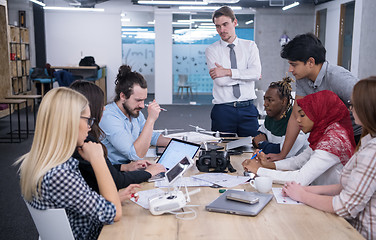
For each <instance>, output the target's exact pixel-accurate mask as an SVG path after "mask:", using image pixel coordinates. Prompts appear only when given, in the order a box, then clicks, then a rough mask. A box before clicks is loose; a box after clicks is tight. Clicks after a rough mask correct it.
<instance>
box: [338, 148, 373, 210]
mask: <svg viewBox="0 0 376 240" xmlns="http://www.w3.org/2000/svg"><path fill="white" fill-rule="evenodd" d="M354 158H355V159H352V160H353V161H352V164H349V166H347V168H346V169H344V171H343V174H344V175H345V176H346V175H347V176H346V178H347V179H348V181H347V184H346V185H345V186H343V190H342V191H341V193H340V194H339V195H338V196H336V197H334V198H333V207H334V210H335V211H336V213H337V214H338V215H339V216H343V217H349V216H351V217H353V218H355V217H356V216H357V215H358V213H359V212H361V211H363V210H364V208H365V207H366V205H367V203H368V202H369V201H370V199H371V198H372V196H373V195H374V193H375V192H376V184H375V177H376V151H375V149H372V150H371V151H367V149H365V150H363V151H361V152H359V154H357V155H355V156H354ZM351 165H352V169H351V170H350V169H348V168H349V167H350V166H351ZM372 183H373V184H372Z"/></svg>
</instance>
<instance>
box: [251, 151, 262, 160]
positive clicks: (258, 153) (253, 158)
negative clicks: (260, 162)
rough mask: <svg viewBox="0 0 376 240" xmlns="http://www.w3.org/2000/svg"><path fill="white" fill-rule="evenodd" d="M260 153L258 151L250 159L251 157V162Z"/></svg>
mask: <svg viewBox="0 0 376 240" xmlns="http://www.w3.org/2000/svg"><path fill="white" fill-rule="evenodd" d="M261 152H262V150H260V151H258V152H257V153H256V154H255V155H253V156H252V157H251V160H252V159H254V158H255V157H256V156H257V155H258V154H259V153H261Z"/></svg>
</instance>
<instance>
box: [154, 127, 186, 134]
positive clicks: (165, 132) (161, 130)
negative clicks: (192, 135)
mask: <svg viewBox="0 0 376 240" xmlns="http://www.w3.org/2000/svg"><path fill="white" fill-rule="evenodd" d="M154 131H155V132H160V133H163V135H168V133H169V132H178V131H184V129H167V128H165V129H160V130H154Z"/></svg>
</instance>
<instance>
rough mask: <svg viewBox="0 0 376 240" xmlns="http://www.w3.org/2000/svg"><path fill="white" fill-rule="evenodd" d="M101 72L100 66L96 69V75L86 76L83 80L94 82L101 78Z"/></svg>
mask: <svg viewBox="0 0 376 240" xmlns="http://www.w3.org/2000/svg"><path fill="white" fill-rule="evenodd" d="M102 74H103V69H102V68H100V69H98V70H97V76H92V77H87V78H85V80H87V81H93V82H95V81H97V80H99V79H101V78H102Z"/></svg>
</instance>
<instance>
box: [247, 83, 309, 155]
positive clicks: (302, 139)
mask: <svg viewBox="0 0 376 240" xmlns="http://www.w3.org/2000/svg"><path fill="white" fill-rule="evenodd" d="M292 81H293V79H292V78H290V77H285V78H283V80H282V81H278V82H272V83H271V84H270V85H269V88H268V90H267V91H266V93H265V96H264V107H265V111H266V117H265V122H264V124H263V125H261V126H260V128H259V129H258V132H259V134H258V135H257V136H255V137H254V138H253V139H252V143H253V146H254V147H255V148H258V149H262V151H263V152H264V153H265V154H268V153H280V152H281V148H282V146H283V142H284V140H285V134H286V128H287V123H288V121H289V119H290V116H291V113H292V105H291V104H292V101H293V98H292V96H291V82H292ZM307 146H308V141H307V136H306V134H304V133H303V132H302V131H300V133H299V135H298V137H297V139H296V141H295V143H294V146H293V147H292V148H291V150H290V152H289V154H287V157H292V156H295V155H297V154H299V153H301V152H302V151H303V150H304V149H305V148H307Z"/></svg>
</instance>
